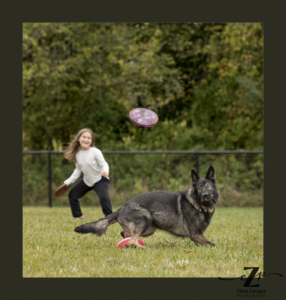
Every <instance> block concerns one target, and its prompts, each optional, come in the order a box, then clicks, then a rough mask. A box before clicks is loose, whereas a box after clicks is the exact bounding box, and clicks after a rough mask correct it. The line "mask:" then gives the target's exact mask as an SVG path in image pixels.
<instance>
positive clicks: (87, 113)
mask: <svg viewBox="0 0 286 300" xmlns="http://www.w3.org/2000/svg"><path fill="white" fill-rule="evenodd" d="M135 107H146V108H149V109H152V110H154V111H155V112H156V113H157V114H158V116H159V122H158V124H157V125H156V126H155V127H154V128H152V129H151V130H144V131H141V130H138V129H137V128H136V127H134V126H132V125H131V124H130V122H129V121H128V112H129V111H130V110H131V109H133V108H135ZM83 127H89V128H91V129H92V130H93V131H94V134H95V138H96V146H97V147H98V148H99V149H101V150H213V149H217V150H225V149H227V150H234V149H235V150H238V149H241V150H253V149H255V150H262V149H263V26H262V24H260V23H222V24H220V23H184V24H179V23H176V24H169V23H168V24H166V23H157V24H154V23H139V24H136V23H119V24H116V23H24V24H23V149H24V150H47V149H50V150H62V147H63V146H64V145H65V144H66V143H67V142H69V141H70V140H71V138H73V137H74V135H75V134H76V133H77V132H78V130H80V129H81V128H83ZM105 157H106V160H107V161H108V163H109V164H110V166H111V173H112V172H114V173H113V174H111V178H112V177H113V178H112V179H113V180H112V185H111V191H110V193H111V196H112V201H113V202H114V203H115V204H116V203H118V204H120V203H121V202H124V201H126V200H128V199H129V197H130V196H132V195H135V194H138V193H141V192H146V191H151V190H154V189H158V188H161V189H166V190H170V191H175V190H178V189H185V188H187V187H188V186H189V184H190V178H189V177H190V170H191V168H194V167H195V157H194V156H191V155H188V156H187V155H133V156H132V157H131V156H128V155H106V156H105ZM200 159H201V162H200V173H201V174H200V175H201V176H204V175H205V174H204V173H205V172H206V170H207V167H208V165H209V164H212V165H214V167H215V168H216V171H217V178H218V185H219V188H220V193H221V205H261V204H262V185H263V156H262V155H257V154H248V155H241V154H239V155H202V156H201V158H200ZM73 167H74V166H73V164H72V163H71V162H68V161H65V160H64V159H63V156H62V155H53V185H54V186H53V189H54V188H56V187H57V186H58V185H60V184H61V183H62V182H63V180H65V179H66V178H67V177H68V176H69V175H70V174H71V172H72V170H73ZM23 195H24V197H23V199H24V204H34V203H42V202H44V201H46V202H47V158H46V157H45V156H43V155H42V156H37V157H36V156H32V155H24V156H23ZM88 197H92V198H91V199H89V198H88ZM88 197H85V198H84V199H83V202H84V203H89V202H91V201H93V203H94V197H95V196H94V195H92V196H88ZM60 201H61V202H60V203H62V204H64V203H66V201H67V197H62V198H61V199H60Z"/></svg>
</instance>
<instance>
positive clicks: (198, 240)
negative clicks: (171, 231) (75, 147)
mask: <svg viewBox="0 0 286 300" xmlns="http://www.w3.org/2000/svg"><path fill="white" fill-rule="evenodd" d="M190 239H191V240H192V241H193V242H194V243H195V244H196V246H199V245H202V246H206V245H210V246H211V247H215V246H216V245H215V244H214V243H212V242H210V241H209V240H207V239H206V238H205V237H204V236H203V235H202V234H192V235H190Z"/></svg>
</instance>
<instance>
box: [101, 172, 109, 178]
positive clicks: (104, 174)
mask: <svg viewBox="0 0 286 300" xmlns="http://www.w3.org/2000/svg"><path fill="white" fill-rule="evenodd" d="M100 174H101V175H102V176H104V177H107V176H108V174H107V172H106V171H103V172H101V173H100Z"/></svg>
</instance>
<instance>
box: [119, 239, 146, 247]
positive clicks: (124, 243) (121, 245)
mask: <svg viewBox="0 0 286 300" xmlns="http://www.w3.org/2000/svg"><path fill="white" fill-rule="evenodd" d="M130 239H131V237H129V238H126V239H124V240H122V241H120V242H119V243H118V244H117V246H116V247H117V248H118V249H121V248H128V245H127V243H128V242H129V241H130ZM138 244H139V245H141V246H144V242H143V241H142V240H141V239H138Z"/></svg>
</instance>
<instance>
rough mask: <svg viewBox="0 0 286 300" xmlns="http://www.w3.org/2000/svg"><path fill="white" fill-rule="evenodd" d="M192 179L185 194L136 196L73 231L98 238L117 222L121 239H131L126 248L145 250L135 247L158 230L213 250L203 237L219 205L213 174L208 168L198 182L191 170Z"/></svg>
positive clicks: (163, 192) (154, 193)
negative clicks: (185, 238)
mask: <svg viewBox="0 0 286 300" xmlns="http://www.w3.org/2000/svg"><path fill="white" fill-rule="evenodd" d="M191 177H192V186H191V187H190V188H188V189H187V190H186V191H178V192H176V193H170V192H166V191H162V190H159V191H155V192H150V193H145V194H141V195H138V196H136V197H134V198H132V199H130V200H129V201H127V202H126V203H125V204H124V205H123V206H122V207H121V208H120V209H119V210H117V211H116V212H114V213H112V214H111V215H109V216H107V217H105V218H103V219H100V220H98V221H96V222H91V223H86V224H83V225H80V226H78V227H76V228H75V229H74V231H76V232H79V233H93V234H96V235H98V236H100V235H102V234H103V233H105V231H106V230H107V227H108V226H109V225H110V224H113V223H115V222H118V223H119V224H120V226H121V227H122V229H123V231H122V232H121V235H122V236H123V237H124V238H127V237H131V239H130V241H129V243H128V245H129V246H133V247H140V248H144V247H143V246H141V245H139V244H138V239H139V237H140V236H143V237H145V236H149V235H151V234H153V233H154V232H155V230H156V229H157V228H158V229H162V230H165V231H167V232H170V233H172V234H174V235H177V236H183V237H189V238H190V239H191V240H192V241H193V242H194V243H195V244H196V245H197V246H198V245H211V246H215V244H213V243H211V242H210V241H208V240H207V239H206V238H205V237H204V236H203V233H204V231H205V230H206V229H207V227H208V226H209V224H210V221H211V218H212V216H213V214H214V211H215V204H216V203H217V201H218V193H217V188H216V185H215V170H214V168H213V167H212V166H210V167H209V169H208V171H207V174H206V177H205V178H201V179H200V178H199V176H198V174H197V173H196V171H194V170H192V173H191Z"/></svg>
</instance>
